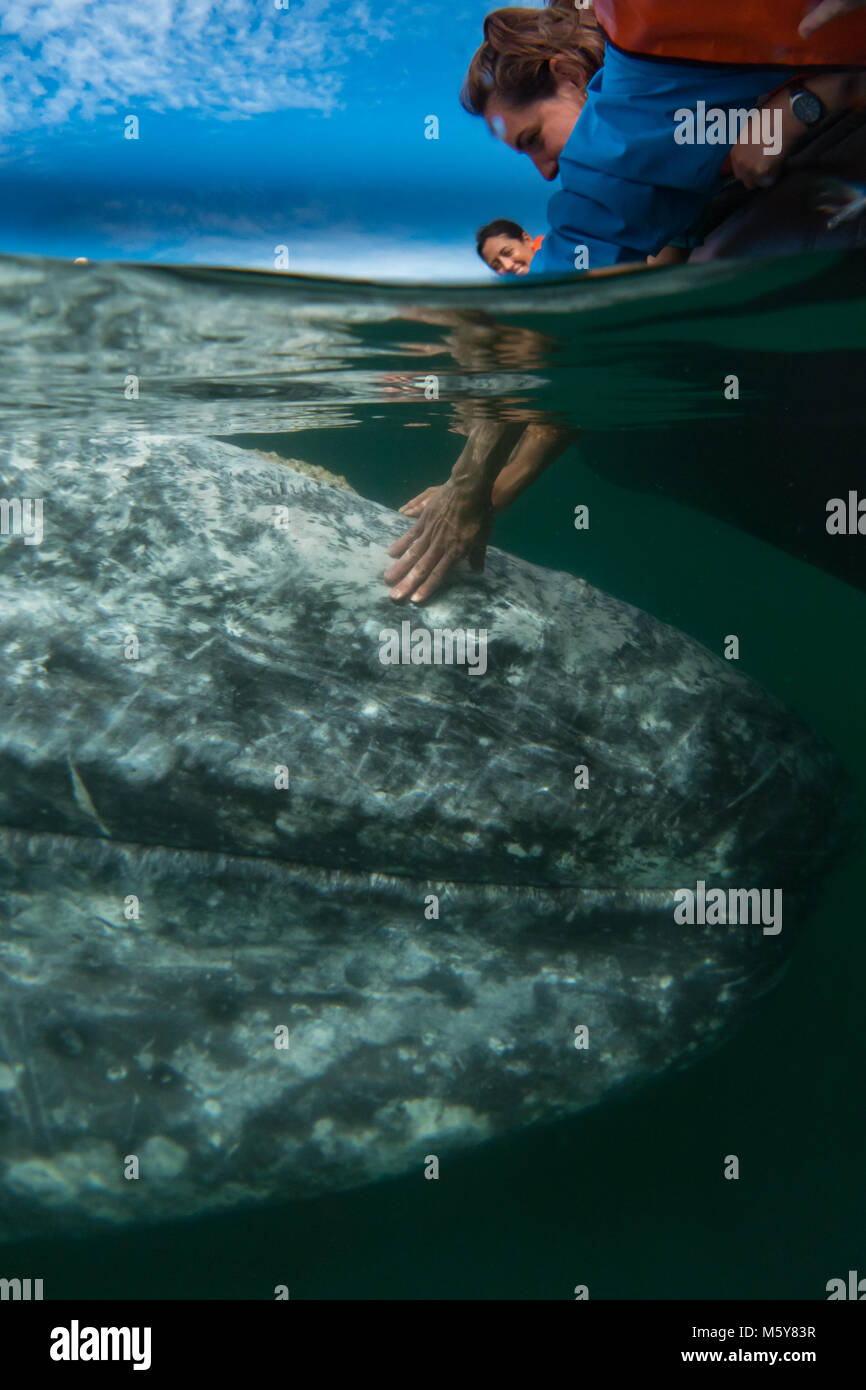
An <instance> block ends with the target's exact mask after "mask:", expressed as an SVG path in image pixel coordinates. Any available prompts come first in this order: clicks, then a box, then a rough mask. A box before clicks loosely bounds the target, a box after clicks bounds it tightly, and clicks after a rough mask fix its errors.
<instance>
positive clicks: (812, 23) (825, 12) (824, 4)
mask: <svg viewBox="0 0 866 1390" xmlns="http://www.w3.org/2000/svg"><path fill="white" fill-rule="evenodd" d="M864 4H866V0H821V3H820V4H818V5H816V6H815V8H814V9H812V10H810V11H809V13H808V14H807V15H805V16H804V18H803V19H802V21H801V23H800V27H799V29H798V30H797V32H798V34H799V35H800V38H801V39H808V38H809V37H810V36H811V35H812V34H814V33H815V30H816V29H822V28H823V27H824V25H825V24H829V23H830V20H831V19H838V18H839V16H840V15H843V14H848V13H849V12H850V11H851V10H860V9H862V8H863V5H864Z"/></svg>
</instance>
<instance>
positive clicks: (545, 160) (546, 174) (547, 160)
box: [532, 154, 559, 182]
mask: <svg viewBox="0 0 866 1390" xmlns="http://www.w3.org/2000/svg"><path fill="white" fill-rule="evenodd" d="M532 162H533V164H534V165H535V167H536V169H537V170H538V172H539V174H540V175H541V177H542V178H543V179H547V180H548V182H549V181H550V180H551V179H555V178H556V174H557V170H558V168H559V166H558V164H557V162H556V160H555V159H554V158H553V156H552V155H549V154H534V155H533V156H532Z"/></svg>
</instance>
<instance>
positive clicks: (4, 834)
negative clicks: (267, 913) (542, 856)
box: [0, 825, 675, 901]
mask: <svg viewBox="0 0 866 1390" xmlns="http://www.w3.org/2000/svg"><path fill="white" fill-rule="evenodd" d="M48 843H50V845H51V847H52V854H51V855H50V856H49V855H40V854H39V853H38V849H39V847H40V846H42V845H47V844H48ZM83 845H86V846H88V847H89V849H90V851H91V859H90V865H91V867H94V868H98V867H99V864H100V861H101V862H102V863H103V864H105V865H108V864H109V863H110V861H111V860H112V859H119V858H121V857H123V856H127V855H128V856H131V857H132V856H134V857H135V858H136V859H137V860H138V861H139V862H141V864H142V868H143V869H144V870H145V871H146V870H148V869H149V868H150V869H153V870H155V871H157V872H166V871H169V870H172V871H177V870H179V869H181V868H186V869H187V870H189V869H192V870H193V871H194V874H193V876H195V877H205V876H207V875H208V874H218V875H227V874H232V873H234V874H235V875H236V876H240V877H242V878H244V879H246V880H249V881H250V882H254V881H255V880H256V879H259V880H267V879H269V878H274V877H281V878H282V877H293V876H298V875H302V876H303V877H305V878H306V879H308V880H314V879H316V878H319V879H321V880H322V881H323V882H327V881H333V880H334V879H343V880H345V881H349V880H354V881H358V880H361V879H366V880H368V881H369V882H370V883H375V884H377V885H379V886H381V887H386V886H387V885H389V884H391V885H393V886H394V888H397V887H399V886H401V885H403V884H406V883H410V884H417V885H419V887H420V886H421V885H425V886H426V885H429V887H430V888H431V889H435V888H437V887H439V888H442V887H444V888H452V887H453V888H455V889H465V890H469V891H475V892H478V893H482V894H485V893H495V892H496V891H497V890H498V891H499V892H501V893H503V894H506V893H507V894H509V895H514V896H520V895H523V894H527V895H538V894H546V895H548V896H549V897H564V896H567V895H569V894H571V895H574V894H593V895H595V894H597V895H599V897H602V896H604V895H605V894H610V895H616V896H622V897H625V898H629V897H633V898H635V899H637V898H641V897H644V898H648V897H651V898H653V899H655V900H659V899H661V898H664V899H665V900H666V901H667V900H670V901H672V900H673V894H674V891H675V890H674V888H673V887H668V886H662V885H652V884H641V885H639V886H635V887H627V886H625V885H623V884H602V885H599V884H592V885H590V884H586V883H526V882H521V883H506V882H503V881H502V880H499V879H460V878H448V877H445V876H441V875H440V876H438V877H432V876H431V877H426V876H423V875H420V874H410V873H406V874H400V873H395V872H393V871H392V870H389V871H385V870H379V869H369V870H361V869H355V868H342V867H339V866H335V867H331V868H327V867H326V866H324V865H322V864H312V863H308V862H306V861H304V860H292V859H273V858H268V857H267V856H264V855H255V854H249V855H246V854H236V853H234V852H229V851H223V850H209V849H195V848H190V847H187V846H185V845H162V844H153V843H147V844H145V843H141V842H139V841H137V840H114V839H108V838H105V839H103V838H101V837H96V836H93V835H74V834H73V835H69V834H65V833H61V832H59V831H52V830H25V829H22V828H21V827H20V826H8V825H0V875H2V873H3V870H4V867H5V868H6V870H7V871H8V870H9V869H12V870H13V871H14V868H15V865H11V864H10V863H9V859H10V857H11V858H14V859H15V860H16V861H17V862H18V863H19V864H20V862H21V861H22V860H26V861H28V862H29V863H30V864H32V865H34V866H37V867H38V866H43V867H45V868H50V867H51V866H52V863H54V864H56V862H57V860H58V859H60V860H63V861H65V862H68V863H69V864H71V865H73V866H75V865H77V866H78V867H79V868H80V867H81V866H82V859H81V847H82V846H83ZM4 860H6V864H5V865H4V863H3V861H4Z"/></svg>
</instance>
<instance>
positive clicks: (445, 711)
mask: <svg viewBox="0 0 866 1390" xmlns="http://www.w3.org/2000/svg"><path fill="white" fill-rule="evenodd" d="M2 477H3V495H4V496H5V497H7V498H10V497H30V498H37V497H39V498H42V499H43V508H44V537H43V539H42V542H41V544H39V545H26V544H25V543H24V540H23V538H22V537H20V536H18V537H16V536H8V537H5V538H3V539H2V542H0V649H2V657H3V670H2V683H0V703H2V711H0V714H2V717H0V729H2V733H0V826H2V830H0V852H2V910H3V915H2V939H0V969H2V973H0V1006H2V1024H0V1230H2V1233H3V1234H4V1235H5V1236H10V1235H11V1236H22V1235H28V1234H44V1233H46V1232H49V1231H50V1232H57V1231H66V1230H68V1231H79V1230H85V1229H87V1228H88V1223H90V1222H93V1221H105V1222H110V1223H131V1222H144V1221H152V1220H154V1219H159V1218H164V1217H172V1216H178V1215H183V1214H187V1213H200V1212H203V1211H207V1210H217V1209H225V1208H230V1207H234V1206H238V1205H241V1204H243V1203H245V1202H252V1201H263V1200H270V1201H279V1200H285V1199H289V1198H293V1197H298V1196H306V1195H310V1194H314V1193H317V1192H322V1191H327V1190H333V1189H339V1188H346V1187H350V1186H353V1185H358V1184H362V1183H364V1182H368V1181H371V1180H375V1179H377V1178H379V1177H381V1176H383V1175H385V1174H394V1173H401V1172H406V1171H412V1170H414V1171H415V1172H416V1173H417V1174H418V1175H419V1180H421V1174H422V1171H423V1168H424V1163H425V1159H426V1156H427V1155H429V1154H436V1155H437V1156H438V1157H439V1158H440V1160H447V1155H448V1153H449V1152H450V1151H452V1150H453V1149H455V1148H457V1147H460V1146H465V1145H468V1144H475V1143H478V1142H479V1141H482V1140H484V1139H486V1138H488V1137H492V1136H495V1135H500V1134H503V1133H505V1132H507V1131H509V1130H513V1129H515V1128H517V1127H519V1126H525V1125H527V1124H529V1123H532V1122H536V1121H542V1120H550V1119H554V1118H556V1117H558V1116H563V1115H567V1114H570V1113H574V1112H576V1111H579V1110H581V1109H583V1108H585V1107H587V1106H590V1105H592V1104H595V1103H596V1102H598V1101H599V1100H601V1099H602V1098H603V1097H604V1096H606V1095H607V1094H608V1093H610V1092H611V1091H613V1090H614V1089H615V1088H617V1087H619V1086H621V1085H622V1084H623V1083H627V1082H635V1081H639V1080H641V1079H645V1078H647V1077H649V1076H651V1075H653V1074H655V1073H658V1072H659V1071H661V1070H662V1069H664V1068H665V1067H668V1066H670V1065H672V1064H677V1063H683V1062H685V1061H687V1060H688V1059H689V1058H690V1057H692V1056H694V1054H695V1053H696V1052H697V1051H698V1050H699V1049H701V1048H702V1047H704V1046H706V1045H708V1044H710V1043H711V1042H714V1041H717V1040H718V1039H719V1038H721V1037H722V1036H723V1035H724V1033H725V1031H726V1030H728V1029H729V1028H730V1027H731V1026H732V1025H733V1024H734V1023H735V1022H736V1021H737V1020H738V1018H739V1017H740V1016H741V1015H742V1013H743V1011H744V1010H745V1009H746V1007H747V1006H748V1005H749V1004H750V1003H751V1002H753V1001H754V999H755V998H757V997H758V996H759V995H760V994H761V993H762V992H763V991H764V990H765V989H766V988H767V987H769V985H770V984H771V983H772V982H773V980H774V979H775V978H776V977H777V975H778V973H779V970H780V968H781V966H782V965H783V963H784V959H785V956H786V952H787V948H788V946H789V945H790V943H791V940H792V938H793V936H794V935H795V931H796V926H797V923H798V921H799V920H800V919H801V917H802V915H803V912H804V911H805V909H806V908H807V906H808V903H809V900H810V899H811V897H812V896H813V895H814V893H815V892H816V890H817V889H818V887H819V886H820V882H821V879H822V875H823V874H824V872H825V871H826V869H827V867H828V865H829V863H830V861H831V859H832V856H833V854H834V852H835V846H836V840H837V838H838V836H837V829H838V814H839V813H838V810H837V807H838V803H839V784H840V783H839V779H840V771H839V767H838V765H837V763H836V760H835V758H834V756H833V754H832V753H831V752H830V751H829V750H828V749H827V748H826V747H825V746H824V745H822V744H821V743H820V742H819V741H818V740H817V739H816V738H815V737H814V736H813V735H812V734H811V733H810V732H809V731H808V730H807V729H805V728H804V727H803V726H802V725H801V724H800V723H799V722H798V721H797V720H796V719H795V718H793V716H791V715H790V714H789V713H788V712H787V711H786V710H785V709H783V708H782V707H781V706H780V705H778V704H777V703H776V702H775V701H774V700H773V699H771V698H770V697H769V696H768V695H766V694H765V693H764V692H763V691H761V690H760V689H759V688H758V687H756V686H755V685H754V684H752V683H751V682H749V681H748V680H746V679H744V678H743V677H741V676H740V675H739V674H738V673H737V672H736V670H735V669H734V668H733V667H732V666H731V665H730V664H726V663H725V662H723V661H721V660H719V659H717V658H716V657H714V656H712V655H710V654H709V653H708V652H707V651H706V650H704V649H703V648H702V647H700V646H699V645H697V644H696V643H695V642H694V641H692V640H691V639H689V638H687V637H686V636H684V635H683V634H681V633H679V632H677V631H675V630H674V629H672V628H670V627H667V626H665V625H663V624H661V623H659V622H657V621H656V620H655V619H654V618H652V617H650V616H649V615H648V614H646V613H644V612H641V611H639V610H637V609H635V608H631V607H628V606H627V605H625V604H623V603H621V602H619V601H618V600H615V599H613V598H611V597H609V596H608V595H605V594H603V593H600V592H599V591H597V590H595V589H593V588H591V587H590V586H589V585H587V584H586V583H584V582H583V581H581V580H578V579H575V578H573V577H572V576H568V575H564V574H557V573H552V572H549V571H546V570H543V569H539V568H536V567H533V566H531V565H528V564H525V563H523V562H521V561H519V560H516V559H514V558H512V557H510V556H507V555H504V554H501V553H498V552H496V551H491V552H490V554H489V557H488V564H487V569H486V572H485V573H484V575H481V576H477V575H469V574H468V573H465V574H460V576H459V580H458V582H456V583H454V584H453V585H452V586H451V587H450V588H449V589H448V590H447V592H445V593H443V594H442V595H441V596H437V597H436V598H435V599H434V600H431V601H430V602H428V603H427V604H426V605H424V606H423V607H421V608H420V609H414V608H411V607H410V606H408V605H406V606H403V607H399V608H398V607H395V605H394V604H393V603H392V602H391V601H390V600H389V598H388V597H387V592H386V588H385V586H384V584H383V581H382V573H383V570H384V569H385V567H386V565H387V563H388V560H387V554H386V551H387V546H388V545H389V543H390V542H391V540H393V539H394V537H395V536H397V535H399V534H401V533H402V531H403V530H404V529H405V520H404V519H403V518H402V517H399V516H397V515H396V514H394V513H392V512H389V511H387V510H386V509H385V508H383V507H381V506H378V505H376V504H374V503H372V502H369V501H366V500H364V499H363V498H361V497H359V496H357V495H353V494H351V493H348V492H345V491H339V490H337V489H335V488H333V487H330V486H327V485H325V484H322V483H319V482H315V481H312V480H311V479H309V478H307V477H304V476H302V475H301V474H299V473H296V472H293V471H292V470H291V469H290V468H289V467H284V466H281V465H279V464H276V463H273V462H271V461H267V460H264V459H261V458H259V457H258V456H257V455H255V454H254V453H251V452H249V451H245V450H241V449H238V448H235V447H232V446H230V445H227V444H222V443H218V442H216V441H213V440H209V439H199V440H194V439H172V438H145V437H143V436H135V435H133V436H130V437H128V438H117V437H115V438H106V439H100V438H99V437H93V438H87V437H75V436H69V437H60V438H56V437H53V436H52V437H49V436H47V435H46V436H44V437H41V438H40V437H26V436H23V435H22V436H19V437H17V438H16V439H14V440H13V441H11V443H10V442H9V441H7V443H6V445H5V447H4V451H3V458H2ZM280 508H284V509H285V511H284V512H281V511H280V510H279V509H280ZM283 521H284V522H285V524H284V525H280V524H275V523H277V522H283ZM403 618H410V619H411V621H412V623H413V625H415V626H416V627H417V626H421V625H425V626H426V627H428V628H433V627H452V628H453V627H464V628H476V629H479V628H483V629H486V630H487V631H488V634H489V638H488V670H487V673H486V674H485V675H483V676H471V675H470V674H469V673H468V671H467V670H466V668H465V667H458V666H439V667H436V666H412V665H406V666H403V665H400V666H386V665H383V664H382V663H381V662H380V660H379V650H380V641H379V634H380V631H381V630H382V629H383V628H385V627H387V626H391V625H393V624H395V623H398V622H399V621H400V620H402V619H403ZM131 638H135V639H137V648H138V656H137V657H136V656H135V655H134V652H135V643H132V642H130V639H131ZM579 764H584V765H586V766H587V768H588V769H589V787H588V788H586V789H579V790H577V789H575V785H574V782H575V775H574V772H575V767H576V766H577V765H579ZM280 767H285V768H287V769H288V773H289V786H288V789H286V790H282V789H281V790H278V789H277V788H276V786H275V778H276V777H277V770H278V769H279V768H280ZM699 879H703V880H705V881H707V882H708V883H709V884H710V885H711V886H724V887H727V886H733V887H742V888H751V887H769V888H781V889H782V890H783V893H784V925H783V930H782V932H781V934H779V935H778V936H770V935H765V934H764V933H763V932H762V930H761V927H760V926H755V925H747V926H740V927H701V926H692V927H687V926H679V925H677V924H676V923H675V922H674V919H673V908H674V902H673V894H674V892H675V891H676V890H677V889H678V888H682V887H692V888H693V887H694V886H695V884H696V882H697V880H699ZM431 894H435V895H436V896H437V897H438V899H439V915H438V919H437V918H432V917H428V916H427V915H425V903H426V902H427V900H428V895H431ZM131 897H135V898H136V899H137V900H138V902H139V904H140V916H139V918H138V920H135V919H134V918H133V919H129V918H128V917H127V916H125V915H124V908H125V904H127V903H128V900H129V899H130V898H131ZM581 1024H583V1025H586V1026H587V1027H588V1029H589V1046H588V1047H587V1048H585V1049H577V1048H576V1047H575V1046H574V1042H575V1029H576V1028H577V1027H578V1026H579V1025H581ZM281 1025H283V1026H285V1027H286V1028H287V1029H288V1030H289V1032H288V1038H289V1046H288V1047H287V1048H276V1047H275V1045H274V1040H275V1029H279V1028H280V1026H281ZM131 1155H135V1156H137V1158H138V1162H139V1173H140V1176H139V1177H138V1179H137V1180H132V1179H127V1178H124V1176H123V1174H124V1165H125V1163H126V1164H127V1169H129V1156H131Z"/></svg>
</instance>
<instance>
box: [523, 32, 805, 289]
mask: <svg viewBox="0 0 866 1390" xmlns="http://www.w3.org/2000/svg"><path fill="white" fill-rule="evenodd" d="M786 77H788V78H790V77H791V73H790V70H787V71H786V70H785V69H780V68H736V67H713V66H711V65H709V64H704V63H702V64H689V63H683V62H666V61H663V60H660V59H657V58H639V57H634V56H632V55H630V54H627V53H622V52H620V50H619V49H616V48H614V47H613V45H612V44H608V45H607V48H606V50H605V57H604V64H603V66H602V67H601V68H600V69H599V71H598V72H597V73H596V74H595V76H594V77H593V79H592V81H591V82H590V83H589V86H588V87H587V92H586V105H585V106H584V108H583V110H582V111H581V113H580V117H579V119H578V121H577V124H576V125H575V127H574V130H573V131H572V132H571V135H570V136H569V137H568V140H567V142H566V145H565V148H564V150H563V151H562V154H561V155H560V158H559V172H560V177H561V181H562V189H561V191H560V192H558V193H554V195H553V197H552V198H551V200H550V202H549V203H548V207H547V212H548V217H549V219H550V231H549V233H548V235H547V236H546V237H545V240H544V246H543V248H542V251H541V253H540V254H539V255H537V256H536V257H535V258H534V260H533V263H532V270H533V271H534V272H538V271H541V272H542V273H551V272H555V273H556V274H558V275H562V274H565V273H567V272H569V271H572V272H573V271H574V270H575V268H576V267H575V251H576V248H577V247H580V246H585V247H586V248H587V257H586V259H587V262H588V264H586V265H585V266H583V265H581V266H579V267H577V268H580V269H588V270H595V269H598V268H599V267H601V266H610V265H617V264H620V263H621V262H623V261H643V260H646V257H647V256H648V255H655V254H656V252H657V251H659V250H661V248H662V247H663V246H666V245H667V244H668V243H669V242H672V241H676V240H680V241H681V244H682V238H683V237H684V236H685V235H686V234H687V233H688V231H689V228H691V227H692V225H693V224H694V223H695V221H696V220H697V218H698V217H699V215H700V214H701V212H702V211H703V209H704V208H705V206H706V204H707V203H708V202H709V200H710V199H711V198H712V197H713V195H714V194H715V193H717V192H718V190H719V189H720V188H721V187H722V184H723V182H724V180H723V178H722V175H721V172H720V171H721V166H722V164H723V163H724V162H725V159H726V158H727V156H728V154H729V153H730V150H731V142H730V141H728V140H726V141H725V143H723V144H712V145H711V144H704V143H701V144H699V143H694V144H687V143H677V141H676V140H675V139H674V134H675V131H676V130H677V128H678V126H679V129H680V132H681V134H682V132H683V130H684V121H683V117H682V116H680V117H679V118H676V119H675V113H676V112H678V111H682V110H684V109H688V110H691V111H696V110H697V108H698V102H699V101H702V102H704V103H705V104H706V108H707V109H708V111H709V109H710V108H716V109H718V108H721V109H723V110H724V111H725V113H727V111H728V110H729V109H737V110H743V109H746V108H752V107H755V106H757V105H759V103H760V100H761V98H762V97H764V96H765V95H766V94H767V93H768V92H771V91H772V90H773V89H774V88H776V87H778V86H780V85H781V84H782V83H783V82H784V81H785V79H786ZM725 124H726V125H727V121H726V122H725ZM728 133H729V132H728Z"/></svg>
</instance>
